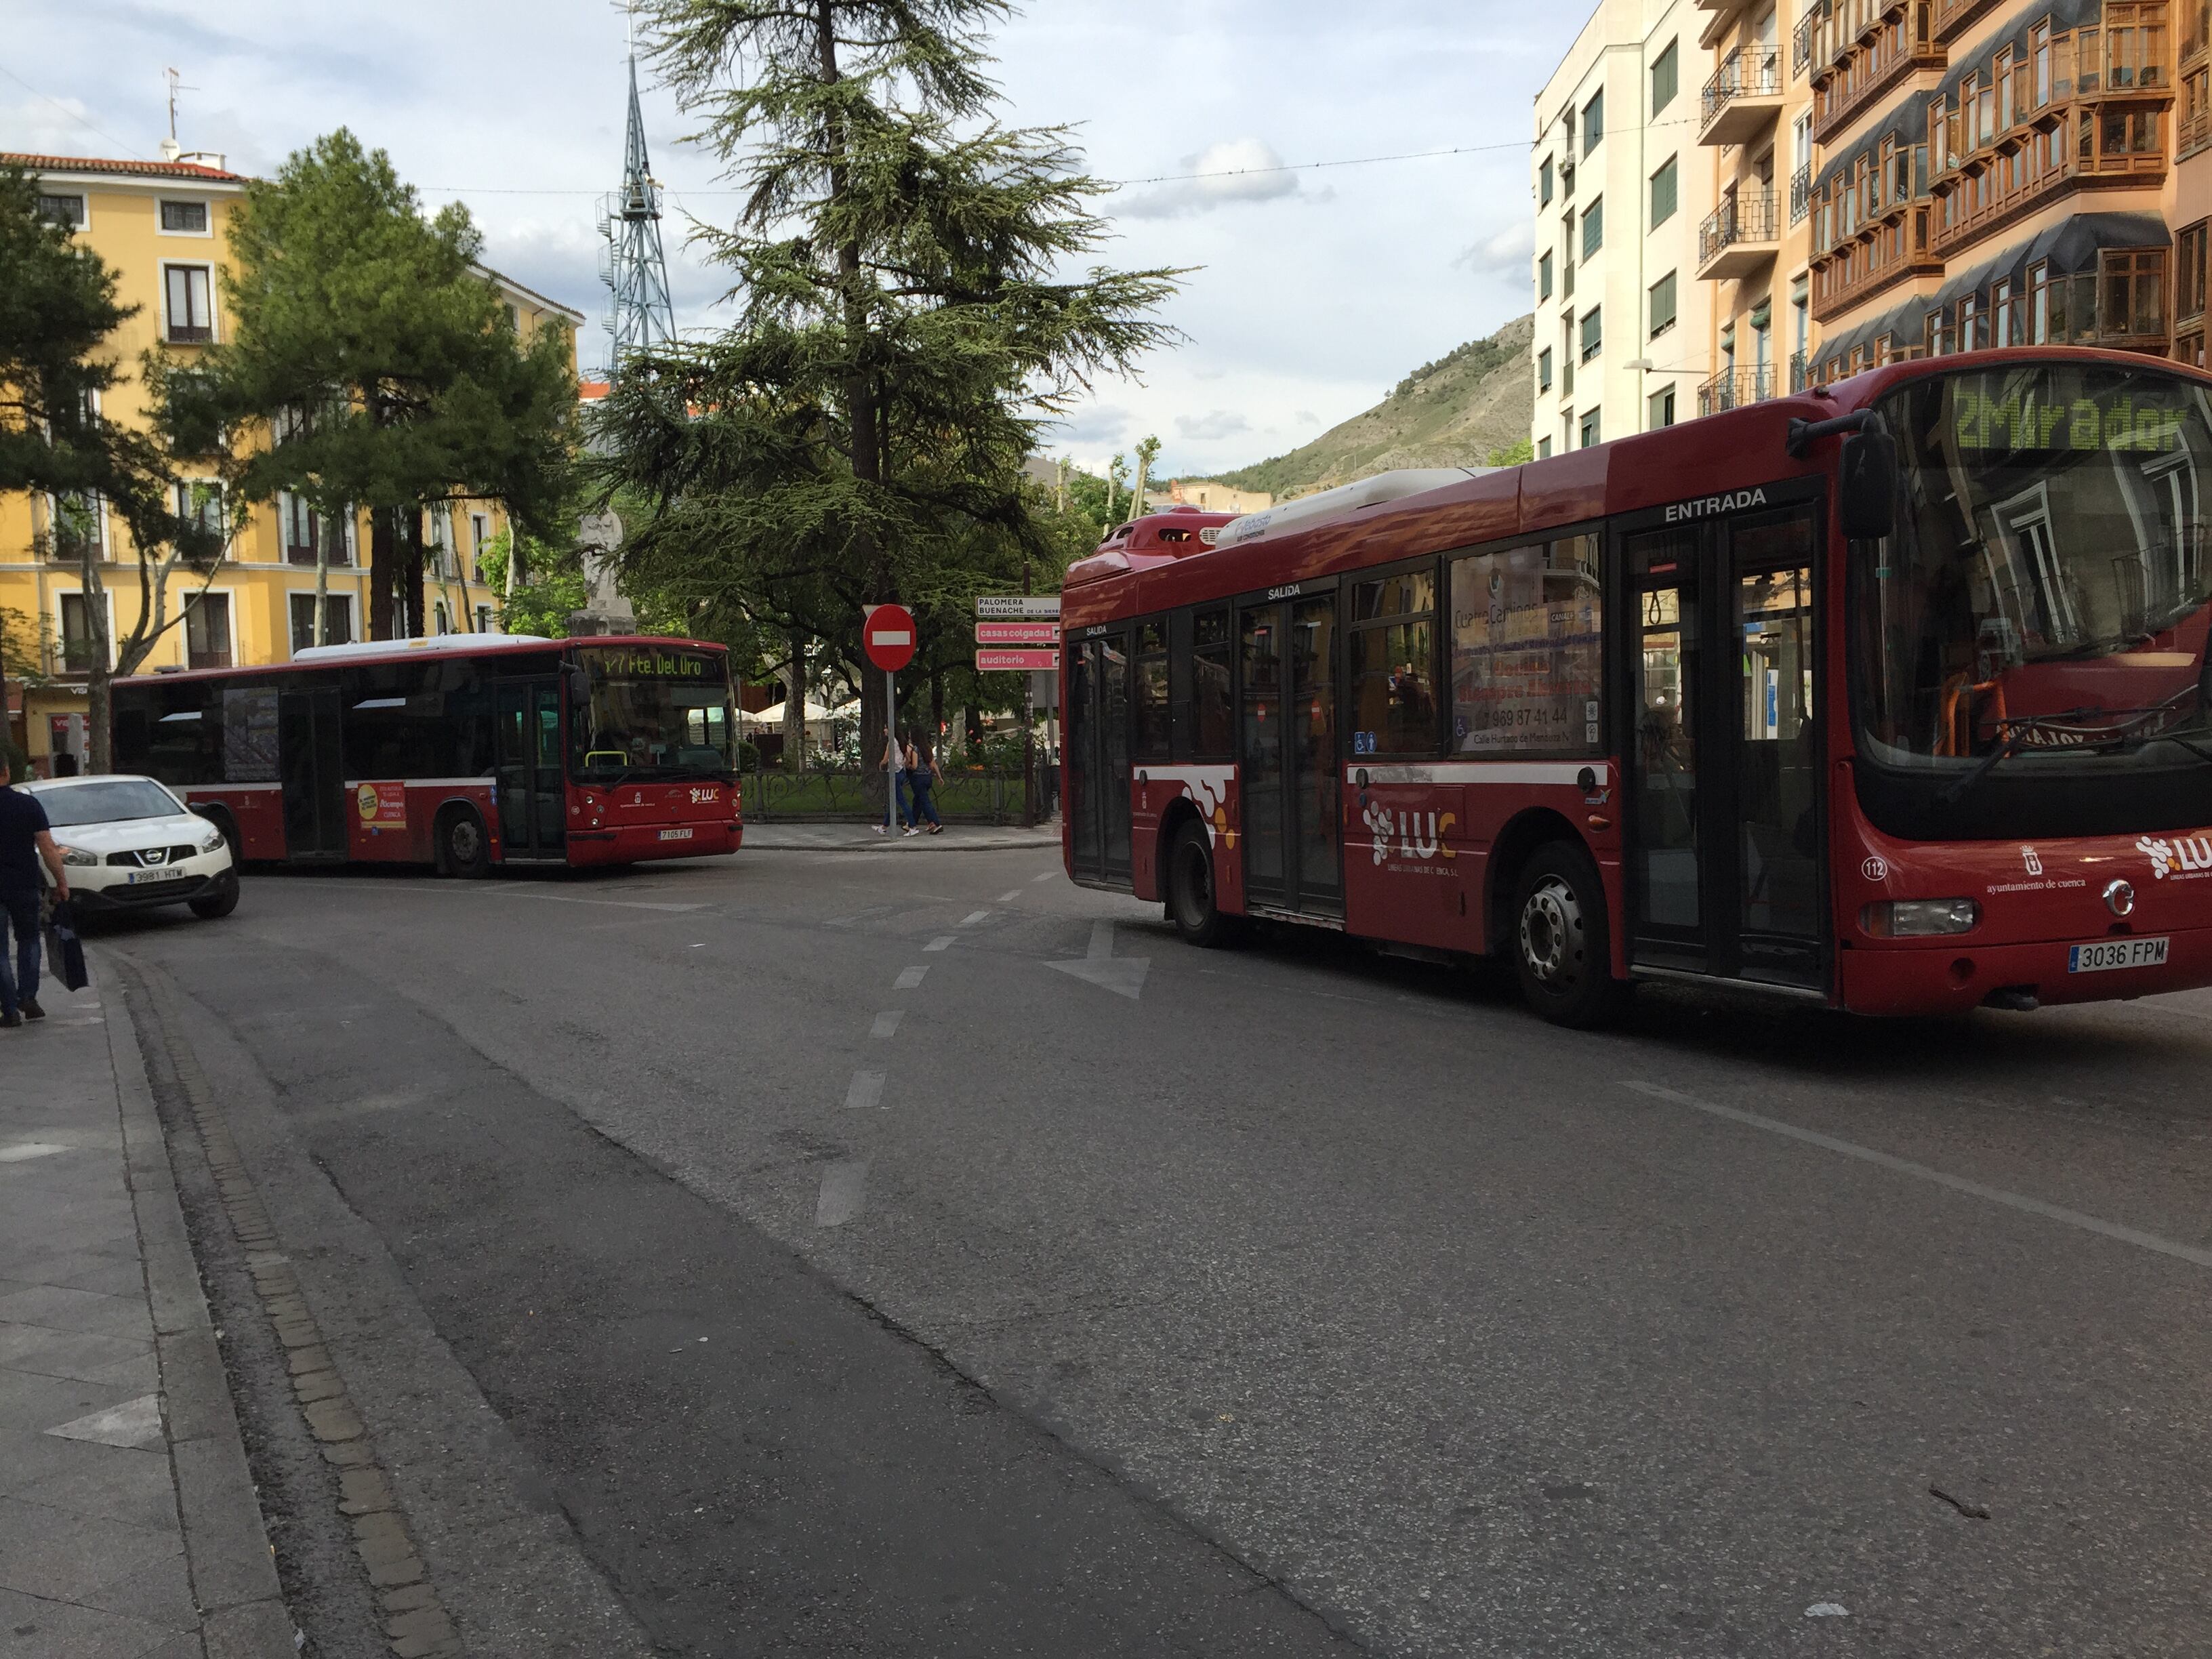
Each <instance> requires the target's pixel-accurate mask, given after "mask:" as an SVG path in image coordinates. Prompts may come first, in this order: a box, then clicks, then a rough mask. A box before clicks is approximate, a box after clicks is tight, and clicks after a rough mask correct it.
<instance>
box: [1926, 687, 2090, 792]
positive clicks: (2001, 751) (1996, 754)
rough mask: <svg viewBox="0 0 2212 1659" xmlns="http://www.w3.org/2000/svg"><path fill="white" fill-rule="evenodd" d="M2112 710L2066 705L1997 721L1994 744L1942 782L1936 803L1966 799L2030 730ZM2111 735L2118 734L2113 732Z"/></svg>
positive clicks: (2057, 727) (2060, 728) (2076, 747)
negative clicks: (1963, 771) (1998, 728)
mask: <svg viewBox="0 0 2212 1659" xmlns="http://www.w3.org/2000/svg"><path fill="white" fill-rule="evenodd" d="M2123 712H2129V711H2123ZM2109 713H2112V710H2109V709H2103V708H2069V709H2067V710H2066V711H2065V712H2064V713H2063V714H2030V715H2027V716H2026V717H2025V718H2023V719H2021V720H2000V721H1998V722H1997V724H1998V725H1999V726H2002V727H2003V728H2004V734H2003V735H2002V737H2000V738H1998V739H1997V741H1996V747H1995V748H1993V749H1991V750H1990V752H1989V753H1988V754H1986V755H1984V756H1983V757H1981V759H1980V760H1979V761H1978V762H1977V763H1975V765H1974V768H1973V769H1972V771H1970V772H1968V773H1966V774H1965V775H1963V776H1961V777H1960V778H1959V779H1957V780H1956V781H1954V782H1951V783H1948V784H1947V785H1945V786H1944V787H1943V788H1942V790H1941V791H1939V792H1938V793H1937V794H1936V802H1937V804H1938V805H1943V806H1956V805H1958V804H1959V803H1960V801H1961V800H1963V799H1966V795H1967V793H1969V792H1970V791H1972V788H1973V787H1974V786H1975V785H1976V784H1978V783H1979V782H1980V781H1982V780H1983V779H1984V778H1985V777H1987V776H1989V775H1990V772H1992V771H1993V770H1995V769H1996V764H1997V763H1998V762H1999V761H2002V760H2005V759H2008V758H2009V757H2012V756H2014V755H2016V754H2018V753H2019V752H2020V750H2021V747H2022V745H2024V744H2026V743H2027V738H2028V734H2029V733H2030V732H2068V733H2071V732H2074V731H2075V727H2073V726H2067V725H2064V724H2063V722H2064V721H2067V720H2079V719H2081V717H2082V716H2083V715H2084V714H2109ZM2114 735H2118V734H2117V733H2115V734H2114ZM2102 740H2103V739H2101V738H2100V739H2098V740H2097V741H2102ZM2056 746H2057V747H2062V748H2063V749H2064V750H2066V751H2067V752H2069V753H2078V752H2079V751H2080V750H2083V749H2087V748H2090V747H2092V746H2093V744H2092V743H2078V744H2077V743H2069V744H2061V745H2056Z"/></svg>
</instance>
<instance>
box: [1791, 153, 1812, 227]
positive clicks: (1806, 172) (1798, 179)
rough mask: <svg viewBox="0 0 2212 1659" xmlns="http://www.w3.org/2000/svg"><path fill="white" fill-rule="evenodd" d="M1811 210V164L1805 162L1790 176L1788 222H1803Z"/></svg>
mask: <svg viewBox="0 0 2212 1659" xmlns="http://www.w3.org/2000/svg"><path fill="white" fill-rule="evenodd" d="M1812 210H1813V164H1812V163H1811V162H1810V161H1808V162H1806V163H1805V164H1804V165H1803V166H1802V167H1799V168H1798V169H1797V171H1796V172H1795V173H1791V174H1790V223H1791V224H1793V225H1799V224H1802V223H1804V222H1805V216H1806V215H1807V214H1808V213H1810V212H1812Z"/></svg>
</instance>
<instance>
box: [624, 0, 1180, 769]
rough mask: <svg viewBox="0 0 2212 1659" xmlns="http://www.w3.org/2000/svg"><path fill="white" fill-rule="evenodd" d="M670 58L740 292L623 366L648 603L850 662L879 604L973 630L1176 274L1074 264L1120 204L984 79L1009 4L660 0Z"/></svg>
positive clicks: (651, 27) (866, 678)
mask: <svg viewBox="0 0 2212 1659" xmlns="http://www.w3.org/2000/svg"><path fill="white" fill-rule="evenodd" d="M643 10H644V12H645V14H646V17H647V23H648V27H647V40H648V42H649V50H650V52H651V54H652V57H653V61H654V63H655V64H657V65H658V67H659V70H660V71H661V73H662V75H663V76H664V77H665V80H666V82H667V83H668V84H669V85H670V86H671V87H672V88H674V89H675V91H676V93H677V95H678V98H679V99H680V100H682V102H683V103H684V107H685V108H686V109H688V110H690V111H691V112H694V113H695V114H697V115H699V116H701V117H702V118H703V120H704V131H703V133H702V137H703V139H704V141H705V142H706V143H708V145H709V146H711V147H712V148H713V149H714V151H715V152H716V154H717V155H720V157H721V158H722V160H723V161H725V162H726V164H727V175H726V176H728V177H729V178H731V179H732V180H733V181H735V182H736V183H738V185H740V186H741V187H742V188H743V190H744V192H745V201H744V209H743V210H742V213H741V215H740V216H739V218H738V222H737V223H736V224H735V225H734V226H732V227H731V228H714V229H702V231H701V232H700V233H699V236H700V240H702V242H703V243H704V245H705V246H706V247H707V248H708V251H709V252H711V253H712V254H713V256H714V258H716V259H718V260H719V261H720V262H721V263H722V264H725V265H726V266H727V267H728V268H729V270H731V272H732V277H733V279H734V283H735V287H734V288H733V289H732V293H733V295H736V296H738V315H737V319H736V320H735V322H734V324H733V325H732V326H731V327H730V328H728V329H727V330H726V331H724V332H722V333H721V334H720V335H718V336H717V337H714V338H713V339H711V340H707V341H704V342H702V343H697V344H696V345H690V346H687V347H684V348H682V349H676V350H672V351H664V352H659V353H654V354H640V355H638V356H632V357H630V358H629V359H627V360H626V361H625V362H623V364H621V365H618V366H617V376H616V381H615V389H614V392H613V393H612V394H611V396H610V397H609V398H608V399H607V400H606V402H605V404H604V405H603V406H602V410H601V413H600V417H599V418H600V420H601V421H602V422H603V425H602V426H601V427H600V428H599V436H600V437H601V438H602V439H603V440H604V441H605V444H606V447H607V451H608V453H609V455H610V457H611V459H610V462H609V464H608V465H607V467H606V470H605V473H604V474H603V477H602V487H603V488H605V489H612V488H615V487H617V486H626V487H627V488H629V489H631V490H632V491H633V492H635V495H637V496H638V497H639V498H641V501H642V502H643V504H644V506H645V509H646V510H645V511H644V513H642V514H641V515H640V517H638V518H637V519H635V520H630V519H629V518H628V516H627V515H626V522H627V523H628V526H629V532H628V534H627V535H626V537H625V538H624V542H623V549H622V552H621V559H622V562H623V573H624V577H625V586H626V587H627V589H628V590H629V592H631V593H632V594H633V596H635V595H636V594H638V593H641V592H661V593H664V594H665V595H668V596H670V597H671V599H674V600H676V601H677V602H678V603H680V604H682V605H685V606H687V607H690V611H691V614H693V615H694V616H695V617H699V618H700V619H701V625H702V626H706V627H712V626H718V625H719V626H734V625H736V624H738V623H747V624H750V625H752V626H755V627H757V628H759V629H763V630H766V631H769V632H770V633H772V634H774V635H778V636H787V635H794V634H795V635H803V636H805V638H808V639H811V640H817V641H823V643H824V645H825V646H826V647H827V650H828V654H829V658H830V659H831V661H832V662H833V663H836V664H837V665H842V666H847V667H849V668H850V669H851V671H852V672H853V673H854V675H855V676H856V677H857V678H860V681H861V682H862V684H864V686H865V688H866V696H865V697H864V703H863V716H862V736H861V752H862V753H864V754H868V755H875V754H879V753H880V752H881V750H882V744H883V733H884V721H885V718H886V711H885V708H884V701H883V696H882V692H881V690H880V686H881V684H882V678H881V676H879V675H872V674H871V675H860V671H859V667H858V663H859V652H858V649H857V647H858V644H859V639H858V635H859V632H860V616H861V607H862V605H864V604H866V603H869V602H872V601H881V600H891V599H896V600H900V601H902V602H904V603H906V604H908V605H911V606H914V607H915V608H916V609H917V610H918V611H919V612H920V614H921V617H922V626H923V630H924V637H925V640H926V641H927V639H929V638H930V637H931V636H932V635H933V634H934V635H936V636H937V637H938V638H939V641H940V642H942V641H951V640H952V639H954V638H956V637H957V638H958V639H959V640H960V641H963V645H962V650H963V653H964V648H965V647H964V641H965V638H966V636H967V635H968V626H969V622H970V620H971V619H972V610H971V608H970V604H971V601H972V599H973V598H974V596H975V594H976V593H977V592H986V591H989V590H991V589H993V588H998V587H1001V586H1003V585H1004V584H1005V583H1006V581H1007V580H1009V579H1010V577H1012V578H1015V579H1018V569H1019V562H1020V556H1021V555H1022V554H1023V553H1024V552H1025V551H1026V552H1027V553H1029V554H1030V556H1031V557H1032V558H1037V557H1041V556H1042V555H1043V553H1044V552H1045V550H1046V548H1047V545H1048V538H1047V537H1046V536H1045V535H1044V534H1043V533H1042V531H1041V530H1040V528H1039V526H1038V525H1037V523H1036V502H1035V500H1034V497H1033V496H1032V495H1030V493H1028V492H1026V491H1025V488H1024V478H1023V476H1022V473H1021V462H1022V459H1023V458H1024V456H1025V455H1026V454H1027V453H1029V452H1030V450H1031V449H1032V448H1033V447H1035V440H1036V428H1037V426H1038V424H1039V423H1040V422H1042V421H1043V420H1045V419H1047V418H1049V417H1050V416H1054V415H1055V414H1057V413H1060V412H1061V411H1063V410H1066V408H1067V407H1068V406H1069V405H1070V404H1071V403H1072V402H1073V399H1074V398H1075V397H1076V396H1078V395H1079V393H1080V392H1082V391H1083V390H1085V389H1086V388H1087V387H1088V386H1090V384H1091V379H1092V377H1094V376H1095V375H1097V374H1100V373H1120V372H1125V371H1127V370H1128V369H1129V368H1133V365H1134V363H1135V362H1136V360H1137V359H1138V358H1139V356H1140V355H1141V354H1142V353H1144V352H1145V351H1146V350H1148V349H1151V348H1152V347H1154V346H1156V345H1158V344H1160V343H1164V342H1165V341H1166V340H1167V339H1168V338H1169V337H1170V333H1169V331H1168V330H1166V329H1165V328H1164V326H1163V325H1160V324H1158V323H1157V322H1155V321H1152V320H1150V319H1149V318H1148V315H1147V313H1149V312H1150V311H1151V309H1152V307H1154V306H1156V305H1157V304H1158V302H1159V301H1161V300H1162V299H1163V298H1164V297H1165V295H1167V294H1168V293H1169V292H1170V291H1171V289H1172V286H1173V281H1174V278H1175V277H1176V276H1177V275H1178V274H1179V273H1177V272H1175V271H1170V270H1146V271H1139V272H1133V273H1131V272H1116V271H1113V270H1105V269H1103V268H1098V267H1092V268H1091V269H1089V270H1086V271H1085V272H1083V273H1082V274H1080V275H1079V276H1068V275H1066V273H1065V271H1064V267H1066V266H1067V265H1069V264H1072V263H1073V262H1074V261H1076V260H1078V259H1079V258H1082V257H1083V256H1085V255H1086V254H1088V253H1089V252H1091V250H1092V249H1094V248H1095V247H1096V246H1097V243H1098V242H1099V241H1100V240H1101V239H1102V237H1103V233H1104V230H1105V225H1104V223H1103V221H1102V220H1100V219H1099V218H1098V217H1097V216H1096V215H1095V214H1094V213H1092V212H1091V210H1090V208H1089V205H1088V204H1089V202H1090V200H1091V197H1094V196H1096V195H1097V194H1098V193H1099V192H1100V191H1101V190H1102V189H1103V186H1102V185H1099V184H1098V183H1097V181H1096V180H1094V179H1089V178H1087V177H1085V176H1083V175H1081V174H1080V173H1077V172H1076V171H1075V165H1076V156H1075V155H1074V152H1073V149H1072V148H1071V144H1070V140H1069V135H1068V134H1067V132H1066V131H1065V130H1064V129H1060V128H1028V129H1024V128H1010V127H1006V126H1002V125H1000V124H999V123H998V121H997V120H996V118H995V117H994V107H995V106H996V103H997V101H998V96H999V94H998V91H997V88H995V87H994V85H993V84H992V83H991V82H989V81H988V80H987V79H986V78H985V77H984V76H983V75H982V74H981V70H980V69H979V67H978V66H979V65H980V64H983V63H984V62H986V61H987V58H986V56H985V52H984V40H983V31H984V30H985V28H986V27H987V26H988V25H990V24H993V23H995V22H997V21H1000V20H1002V19H1003V18H1005V17H1006V15H1007V14H1008V7H1007V5H1006V3H1005V0H811V3H809V4H806V5H804V6H797V7H794V6H793V5H792V4H790V3H789V0H648V3H647V5H646V6H645V7H644V8H643Z"/></svg>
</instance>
